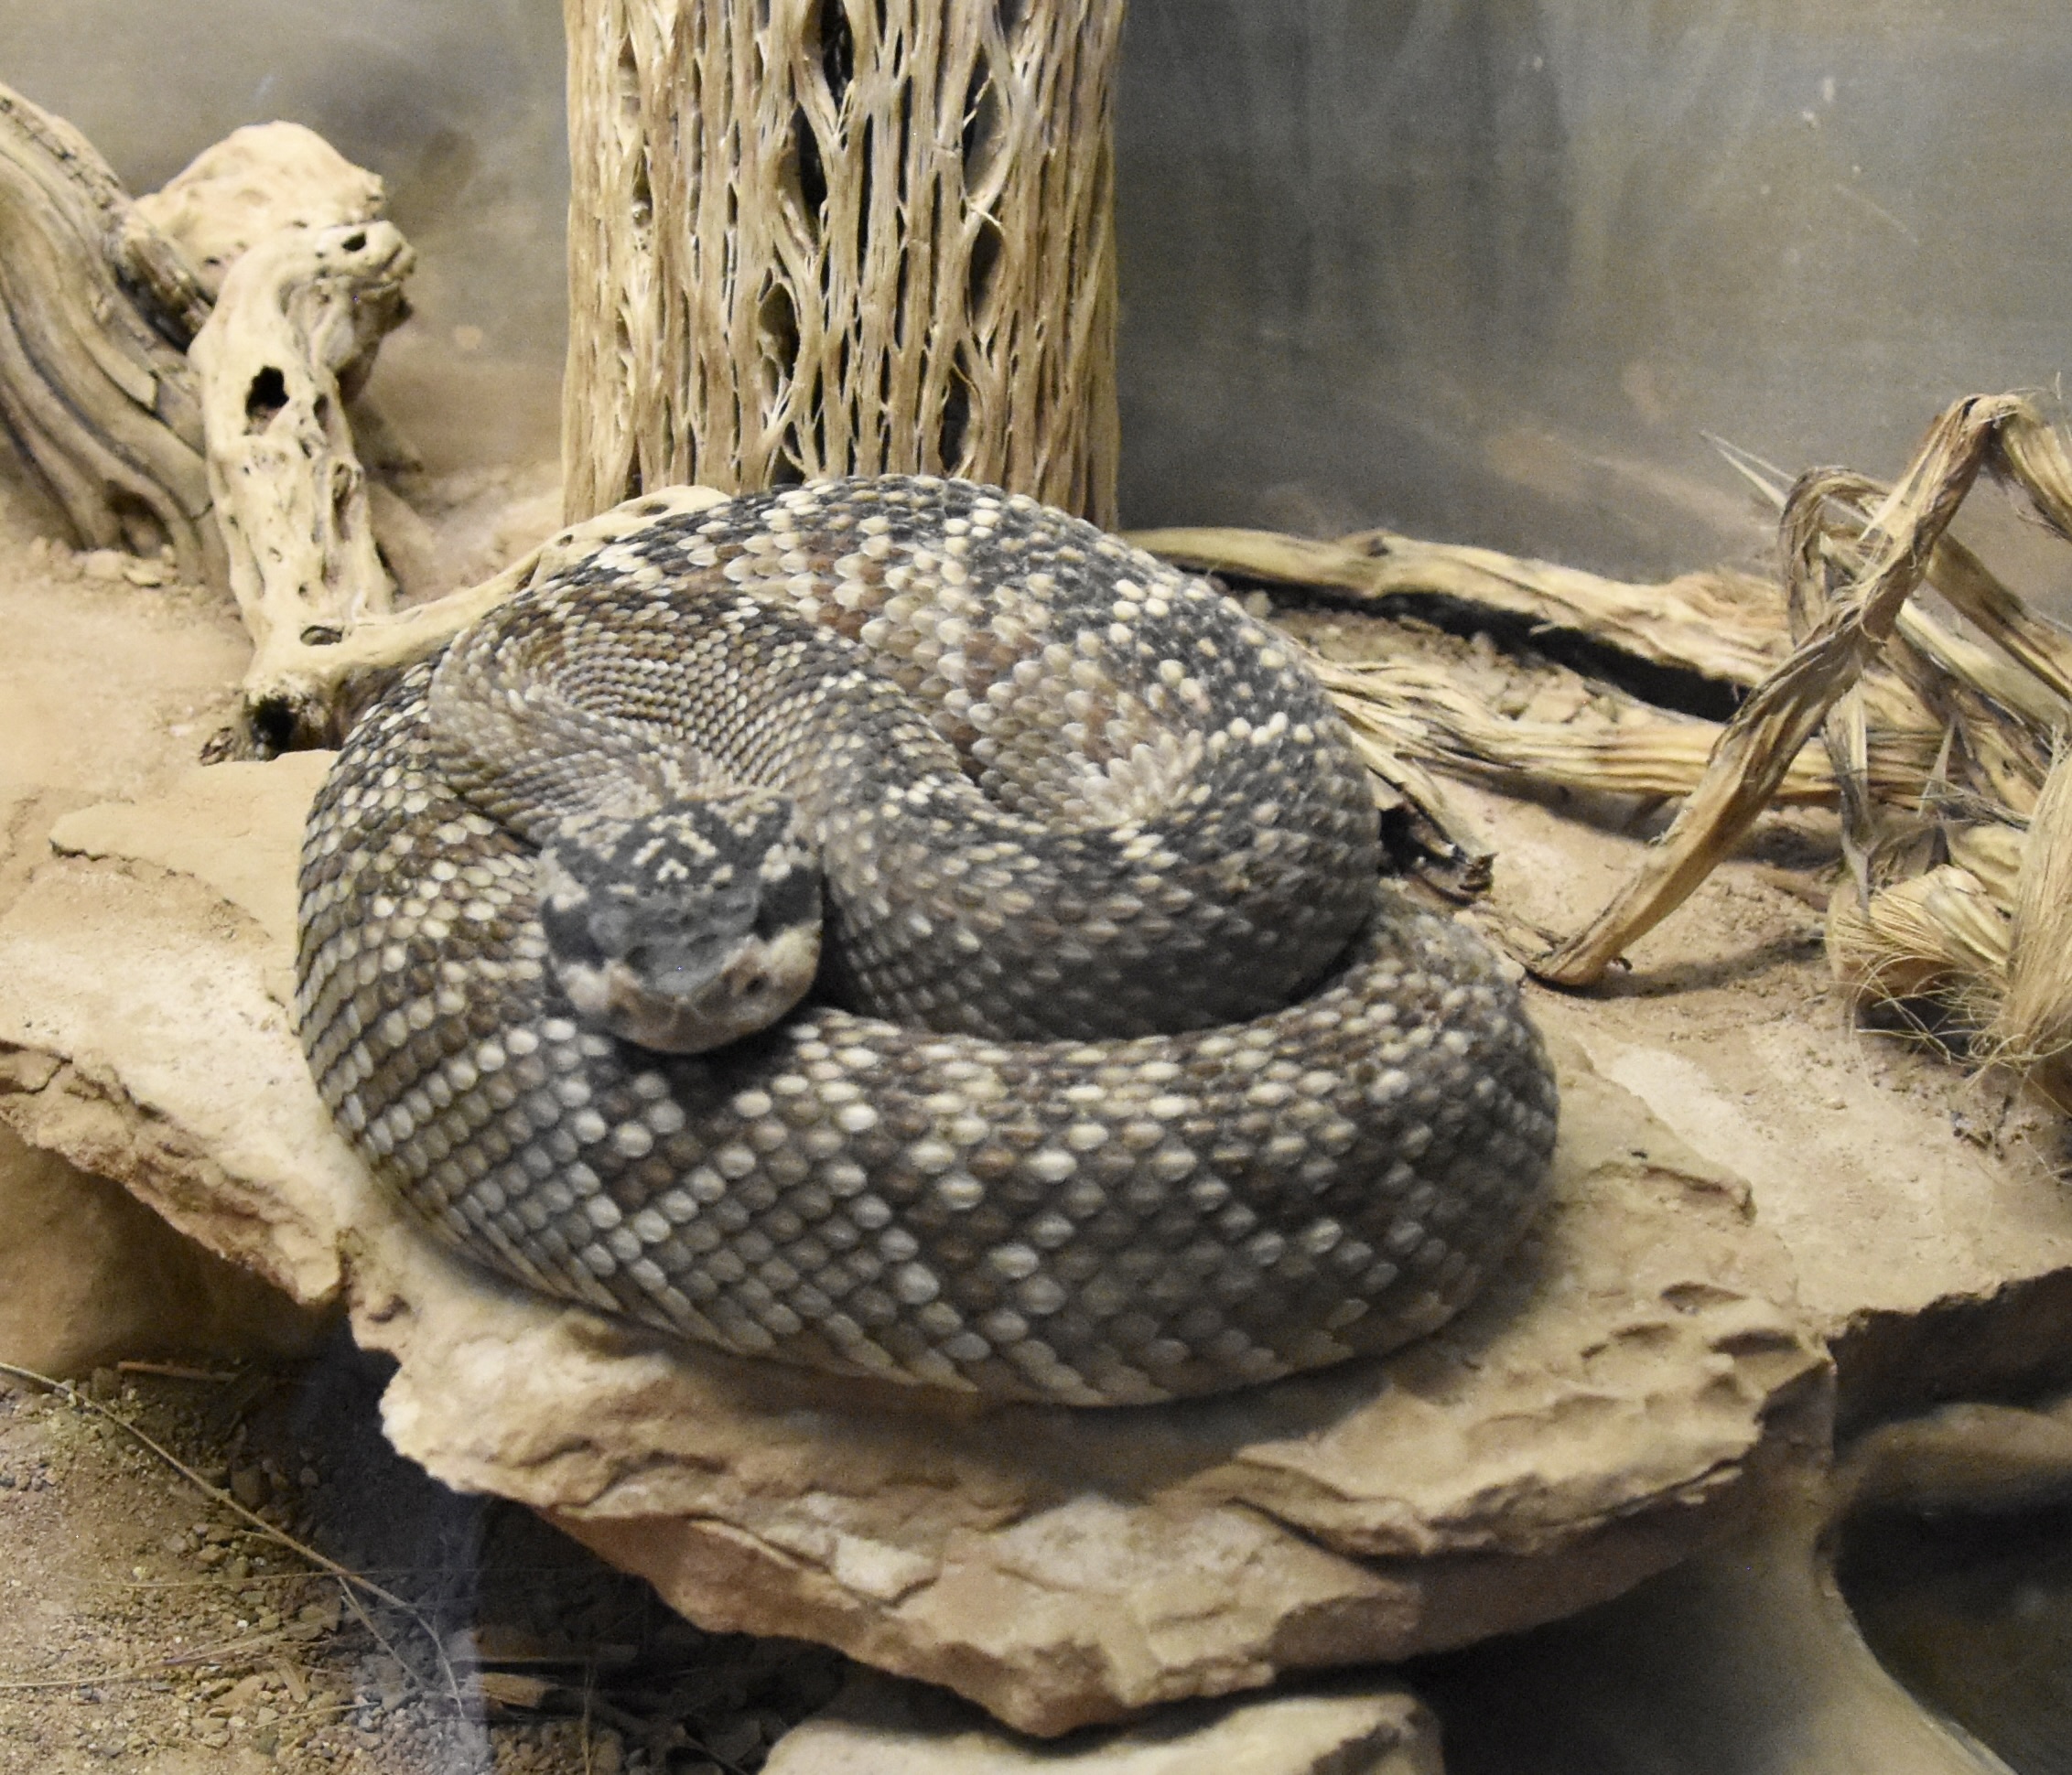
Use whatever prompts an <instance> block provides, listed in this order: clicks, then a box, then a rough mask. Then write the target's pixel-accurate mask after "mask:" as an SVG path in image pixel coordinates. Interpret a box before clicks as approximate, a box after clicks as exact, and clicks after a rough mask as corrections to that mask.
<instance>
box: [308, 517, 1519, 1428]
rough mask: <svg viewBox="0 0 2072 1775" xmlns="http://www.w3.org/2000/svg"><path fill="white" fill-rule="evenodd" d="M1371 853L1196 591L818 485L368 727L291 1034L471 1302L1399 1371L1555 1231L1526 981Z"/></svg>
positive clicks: (1342, 783)
mask: <svg viewBox="0 0 2072 1775" xmlns="http://www.w3.org/2000/svg"><path fill="white" fill-rule="evenodd" d="M923 711H924V712H925V714H923ZM1377 863H1378V841H1377V835H1376V817H1375V813H1374V809H1373V803H1372V800H1371V797H1370V793H1369V791H1368V787H1367V783H1366V779H1365V771H1364V769H1363V767H1362V766H1361V765H1360V763H1359V761H1358V759H1357V758H1356V757H1355V756H1354V753H1353V751H1352V749H1351V747H1350V745H1349V743H1348V742H1347V740H1346V738H1345V736H1344V732H1343V730H1342V728H1341V726H1340V725H1339V722H1338V718H1337V716H1336V715H1334V713H1333V710H1332V708H1331V705H1330V704H1329V701H1328V699H1327V698H1326V696H1325V695H1324V694H1323V692H1322V689H1321V688H1320V687H1319V686H1318V685H1317V684H1316V683H1315V682H1314V681H1313V679H1312V678H1311V676H1310V675H1309V674H1308V673H1307V672H1304V671H1303V670H1302V669H1301V667H1300V664H1299V662H1297V661H1296V660H1295V659H1294V657H1293V656H1292V654H1291V651H1290V649H1289V648H1288V646H1287V645H1286V644H1285V643H1284V642H1282V641H1281V640H1279V639H1278V638H1277V637H1276V636H1275V635H1274V634H1273V633H1272V632H1271V631H1270V630H1268V629H1265V628H1264V627H1262V626H1261V625H1259V624H1257V623H1255V622H1253V621H1251V620H1250V619H1248V618H1246V616H1245V614H1244V613H1243V612H1242V611H1241V610H1240V609H1238V608H1237V607H1236V605H1234V604H1232V603H1231V602H1230V601H1229V600H1227V599H1225V598H1224V597H1221V596H1220V595H1218V594H1217V593H1215V592H1214V590H1212V589H1211V588H1210V587H1208V586H1205V585H1204V584H1203V583H1202V582H1200V581H1198V580H1191V579H1187V578H1185V577H1183V576H1181V575H1180V574H1178V573H1176V572H1174V571H1172V570H1171V569H1170V568H1168V567H1166V566H1164V565H1161V564H1160V563H1159V562H1157V561H1155V560H1153V559H1151V558H1150V557H1149V556H1148V555H1145V554H1141V553H1139V552H1138V551H1136V550H1133V549H1130V548H1128V547H1127V546H1126V545H1124V544H1123V543H1119V542H1117V541H1116V540H1114V539H1112V538H1109V537H1106V536H1104V535H1102V534H1101V533H1100V532H1097V531H1095V530H1094V529H1092V528H1091V527H1089V526H1087V525H1085V524H1083V523H1080V522H1077V521H1075V520H1072V519H1068V518H1066V517H1064V516H1063V515H1062V514H1060V513H1057V512H1054V511H1049V510H1046V509H1045V508H1043V507H1041V506H1039V505H1037V504H1035V503H1034V502H1033V501H1031V500H1024V499H1019V498H1017V499H1010V498H1009V497H1007V496H1006V495H1004V494H1000V493H998V492H995V491H993V490H991V489H985V488H979V487H975V486H971V485H968V484H965V483H960V482H944V481H935V480H929V479H892V478H886V479H862V480H849V481H829V482H816V483H811V484H809V485H807V486H804V487H799V488H793V489H787V490H784V491H782V492H777V493H771V494H762V495H756V496H750V497H743V498H740V499H737V500H730V501H728V502H727V503H725V504H723V505H720V506H718V507H714V508H712V509H710V510H708V511H701V512H697V513H695V514H691V515H688V516H674V517H669V518H666V519H664V520H662V521H660V522H656V523H654V524H653V525H652V526H650V527H649V528H647V529H645V530H642V531H640V532H635V533H633V534H631V535H630V536H628V537H626V538H624V539H622V540H621V541H619V542H616V543H610V545H607V546H605V547H602V548H600V549H599V550H598V551H597V552H595V553H594V554H591V555H590V556H588V558H587V559H585V560H583V561H581V562H579V563H577V565H573V566H571V567H569V568H567V570H565V571H564V572H562V573H561V574H559V575H558V576H555V577H552V578H550V579H548V580H546V581H545V582H544V583H542V584H540V585H538V586H534V587H532V588H530V589H528V590H527V591H525V592H523V593H521V594H520V595H518V596H517V597H514V598H513V599H512V600H511V601H510V602H509V603H507V604H506V605H504V606H503V607H502V608H499V609H497V610H496V611H494V612H492V613H491V616H489V617H488V618H486V619H484V620H483V621H482V622H481V623H480V624H478V625H477V627H476V628H475V629H471V630H469V632H468V633H467V634H465V635H463V636H462V637H461V638H460V639H459V640H457V641H456V642H455V643H454V644H453V645H452V646H451V647H450V648H449V649H448V651H446V653H445V654H444V655H442V656H441V657H440V659H438V660H437V661H435V662H430V663H428V664H427V665H425V666H420V667H418V668H416V669H415V670H414V671H413V672H409V673H408V674H406V675H405V677H404V678H403V679H402V681H401V682H400V683H398V684H397V685H396V686H395V687H394V689H392V690H391V691H390V692H389V693H388V694H386V695H385V696H384V697H383V699H382V701H381V702H380V703H379V704H378V705H376V706H375V707H374V708H373V709H372V711H371V712H370V713H369V715H367V716H366V717H365V718H364V719H363V720H362V722H361V723H360V725H359V726H357V727H356V728H355V729H354V731H353V733H352V735H351V738H350V739H349V740H348V742H347V744H346V746H345V748H344V749H343V751H342V752H341V753H340V757H339V759H338V762H337V764H336V766H335V767H334V769H333V770H332V772H331V774H330V776H329V780H328V781H327V782H326V784H325V786H324V789H323V791H322V793H321V794H320V796H319V798H318V802H317V806H316V809H315V811H314V812H313V814H312V816H311V819H310V823H309V827H308V840H307V844H306V847H305V852H304V860H303V869H302V909H301V924H302V932H301V950H300V956H299V991H298V995H297V1015H298V1018H299V1022H300V1027H301V1031H302V1038H303V1042H304V1046H305V1048H306V1049H307V1051H308V1057H309V1061H310V1065H311V1068H312V1070H313V1071H314V1073H315V1075H316V1077H317V1080H318V1084H319V1087H320V1089H321V1091H322V1093H323V1096H324V1099H325V1102H326V1103H328V1104H329V1107H330V1109H331V1111H332V1113H333V1114H334V1116H335V1117H336V1118H337V1120H338V1122H339V1123H340V1126H341V1127H342V1128H343V1129H344V1131H345V1133H346V1134H347V1135H348V1137H349V1138H350V1139H351V1142H352V1143H353V1145H354V1146H356V1147H357V1149H358V1150H359V1151H360V1152H361V1154H362V1156H364V1157H365V1158H366V1159H367V1161H368V1162H369V1164H370V1165H371V1166H372V1167H373V1169H374V1170H375V1171H376V1173H377V1174H378V1175H379V1176H380V1177H381V1178H383V1180H384V1181H385V1182H386V1183H388V1184H389V1185H390V1186H391V1187H393V1188H394V1189H396V1190H397V1191H399V1192H400V1193H401V1195H402V1196H403V1197H404V1199H405V1200H406V1201H407V1202H408V1203H409V1204H410V1205H411V1206H412V1207H413V1208H414V1209H415V1210H416V1211H417V1212H418V1213H419V1214H420V1215H421V1216H423V1217H424V1218H425V1219H426V1220H427V1221H429V1222H430V1223H431V1224H432V1225H433V1226H434V1227H435V1228H437V1230H439V1231H440V1232H443V1233H444V1234H445V1235H446V1236H447V1237H448V1238H449V1239H451V1240H452V1241H454V1242H456V1243H458V1244H459V1245H460V1246H461V1247H462V1248H463V1249H464V1250H466V1251H468V1252H469V1253H473V1254H474V1255H475V1256H477V1257H479V1258H480V1259H481V1260H483V1261H484V1262H486V1263H488V1264H491V1265H493V1266H495V1267H496V1268H498V1269H500V1270H502V1271H503V1272H504V1273H506V1274H507V1275H513V1276H514V1277H517V1278H520V1279H522V1280H523V1281H524V1282H527V1283H529V1284H531V1285H533V1286H536V1287H539V1288H542V1289H545V1290H547V1291H550V1292H552V1293H554V1294H556V1295H560V1296H567V1297H571V1298H574V1299H577V1300H580V1301H585V1302H588V1303H590V1304H592V1305H595V1306H598V1307H604V1308H607V1309H609V1310H611V1311H613V1312H617V1313H621V1314H624V1315H629V1316H631V1317H632V1318H636V1319H640V1320H642V1321H644V1322H646V1323H648V1324H649V1325H652V1326H654V1327H657V1328H660V1329H664V1330H666V1331H669V1332H672V1333H675V1334H678V1335H683V1336H686V1337H689V1338H693V1339H700V1340H703V1341H707V1342H709V1343H715V1344H718V1345H720V1346H722V1347H724V1348H727V1349H729V1350H735V1351H737V1352H740V1353H744V1354H750V1355H757V1356H772V1357H777V1358H782V1359H784V1360H788V1361H798V1362H804V1363H808V1364H812V1365H815V1366H819V1367H826V1368H835V1369H837V1370H842V1371H848V1372H867V1373H872V1374H880V1375H885V1376H888V1377H890V1378H893V1379H901V1380H908V1381H916V1382H924V1383H933V1384H935V1385H941V1386H948V1387H961V1388H972V1387H976V1388H977V1389H979V1390H981V1391H984V1392H990V1393H1004V1394H1009V1395H1013V1396H1020V1397H1038V1398H1045V1399H1052V1400H1058V1401H1063V1402H1067V1403H1072V1404H1133V1403H1139V1402H1145V1401H1151V1400H1157V1399H1164V1398H1171V1397H1174V1396H1178V1395H1182V1394H1189V1393H1204V1392H1212V1391H1215V1390H1218V1389H1222V1388H1227V1387H1234V1386H1240V1385H1244V1384H1246V1383H1249V1382H1256V1381H1260V1380H1265V1379H1268V1378H1271V1377H1273V1376H1276V1375H1279V1374H1284V1373H1287V1372H1291V1371H1293V1370H1297V1369H1302V1368H1308V1367H1313V1366H1316V1365H1319V1364H1322V1363H1325V1362H1330V1361H1337V1360H1340V1359H1343V1358H1344V1357H1346V1356H1349V1355H1353V1354H1355V1353H1359V1352H1362V1351H1366V1350H1380V1349H1386V1348H1387V1347H1390V1346H1392V1345H1394V1344H1397V1343H1400V1342H1402V1341H1404V1340H1405V1339H1408V1338H1411V1337H1414V1336H1416V1335H1418V1334H1419V1333H1421V1332H1424V1331H1426V1330H1429V1329H1432V1328H1433V1327H1434V1326H1436V1325H1437V1324H1438V1323H1440V1322H1441V1320H1443V1319H1444V1318H1447V1317H1448V1316H1449V1315H1450V1314H1451V1313H1452V1312H1453V1311H1454V1310H1455V1309H1456V1308H1457V1307H1459V1306H1460V1305H1461V1304H1462V1302H1463V1301H1464V1300H1465V1299H1466V1298H1467V1297H1468V1296H1470V1295H1471V1294H1472V1293H1473V1291H1474V1289H1475V1288H1476V1287H1477V1286H1478V1285H1479V1284H1480V1283H1481V1281H1482V1280H1483V1279H1484V1277H1486V1275H1488V1273H1489V1271H1490V1268H1491V1266H1492V1265H1493V1264H1495V1262H1496V1261H1497V1260H1498V1259H1499V1258H1500V1257H1501V1256H1502V1255H1503V1253H1505V1251H1506V1250H1507V1248H1508V1247H1509V1246H1510V1244H1511V1243H1513V1241H1514V1240H1515V1238H1516V1234H1517V1232H1518V1231H1519V1230H1520V1228H1521V1227H1522V1226H1523V1224H1524V1223H1525V1221H1527V1219H1528V1218H1529V1216H1530V1214H1531V1212H1532V1210H1533V1209H1534V1208H1535V1207H1536V1206H1537V1204H1538V1201H1539V1199H1540V1198H1541V1196H1542V1194H1543V1192H1544V1188H1545V1178H1546V1172H1547V1167H1548V1158H1549V1152H1550V1150H1551V1147H1552V1144H1553V1135H1554V1124H1555V1093H1554V1087H1553V1081H1552V1077H1551V1074H1550V1072H1549V1069H1548V1065H1547V1062H1546V1059H1545V1057H1544V1054H1543V1052H1542V1049H1541V1047H1540V1043H1539V1040H1538V1036H1537V1035H1536V1033H1535V1032H1534V1031H1533V1029H1532V1027H1531V1025H1530V1024H1529V1023H1528V1022H1527V1019H1526V1017H1525V1015H1524V1012H1523V1010H1522V1008H1521V1006H1520V1005H1519V1003H1518V999H1517V995H1516V992H1515V991H1514V989H1513V988H1512V986H1511V985H1510V984H1507V983H1506V982H1505V979H1504V978H1503V976H1502V974H1501V973H1500V971H1499V969H1498V966H1497V963H1496V962H1495V958H1494V957H1493V956H1492V955H1491V954H1490V953H1489V952H1487V951H1486V950H1485V949H1484V947H1483V945H1482V944H1481V943H1479V942H1478V941H1476V940H1475V939H1474V938H1473V937H1472V936H1471V935H1469V934H1468V933H1467V932H1465V931H1462V929H1460V928H1459V927H1458V926H1457V925H1456V924H1454V923H1452V922H1451V921H1448V920H1441V919H1439V918H1436V917H1433V916H1432V915H1430V914H1429V913H1426V912H1423V911H1420V910H1419V909H1416V908H1415V907H1413V906H1412V905H1411V904H1410V903H1409V902H1408V900H1406V899H1404V898H1402V897H1401V896H1400V895H1399V894H1398V893H1397V892H1396V891H1395V890H1394V889H1393V888H1390V887H1386V886H1383V885H1381V884H1380V883H1378V882H1377V880H1376V873H1375V872H1376V866H1377ZM823 917H824V918H825V924H826V931H827V932H828V937H829V941H828V944H827V952H826V957H825V959H824V960H823V961H822V962H821V963H819V981H820V991H819V993H818V994H817V995H815V1000H814V1001H813V1002H812V1003H810V1004H809V1005H808V1006H807V1007H806V1008H804V1009H803V1010H797V1011H789V1012H787V1006H789V1004H790V1001H791V999H792V998H793V996H795V995H796V994H797V993H798V992H799V991H800V990H802V989H803V988H804V986H805V985H807V984H811V983H812V981H813V979H814V977H815V965H816V963H815V957H816V955H817V954H818V947H817V937H816V935H815V933H816V932H817V931H818V930H819V928H820V926H821V924H822V921H823ZM830 1001H831V1002H832V1003H839V1004H840V1005H842V1006H845V1008H842V1009H835V1008H832V1007H831V1002H830ZM763 1024H769V1025H770V1026H771V1027H768V1028H766V1029H761V1030H760V1032H758V1030H759V1026H761V1025H763ZM916 1026H919V1027H916ZM664 1050H669V1051H664Z"/></svg>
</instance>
